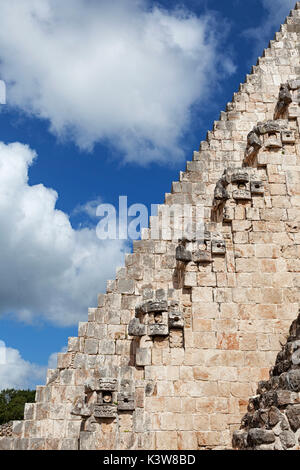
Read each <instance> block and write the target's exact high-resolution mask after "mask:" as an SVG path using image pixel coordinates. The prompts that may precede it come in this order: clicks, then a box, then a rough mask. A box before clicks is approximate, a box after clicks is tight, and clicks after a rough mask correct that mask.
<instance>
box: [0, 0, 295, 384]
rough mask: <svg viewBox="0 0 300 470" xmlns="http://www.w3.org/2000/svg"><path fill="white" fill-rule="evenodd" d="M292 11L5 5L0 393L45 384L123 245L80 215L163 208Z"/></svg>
mask: <svg viewBox="0 0 300 470" xmlns="http://www.w3.org/2000/svg"><path fill="white" fill-rule="evenodd" d="M294 3H295V2H294V1H290V0H285V1H284V0H226V1H224V0H214V1H212V0H203V1H201V0H185V1H182V2H175V1H167V0H162V1H160V2H154V1H146V0H122V1H121V0H118V1H115V2H113V5H110V3H109V2H106V1H95V0H88V1H87V0H66V1H64V2H63V6H62V2H59V1H58V0H38V1H37V0H28V1H27V2H22V4H21V5H20V2H17V0H3V2H1V5H0V79H2V80H4V81H5V83H6V86H7V104H6V105H2V106H1V105H0V136H1V137H0V141H1V142H2V143H1V144H0V227H1V230H0V259H2V261H1V263H0V340H2V341H3V342H5V345H6V357H7V363H6V364H2V365H1V364H0V388H3V387H6V386H15V387H27V386H30V387H33V386H35V385H36V384H39V383H43V382H44V378H43V377H44V374H45V369H46V366H47V364H48V361H49V360H50V365H51V366H52V365H53V364H54V356H55V354H54V353H55V352H58V351H61V350H62V349H63V348H64V347H65V346H66V344H67V337H68V336H76V334H77V322H78V320H83V321H84V320H85V319H86V318H87V307H88V306H90V307H92V306H96V299H97V293H98V292H101V291H102V292H103V291H104V290H105V283H106V280H107V279H113V278H114V273H115V269H116V267H117V266H119V265H122V259H123V256H124V251H128V250H129V249H130V245H128V244H127V243H126V242H124V241H119V240H116V241H115V242H105V241H101V240H98V239H97V237H96V236H95V226H96V224H97V222H98V220H97V218H96V217H93V216H92V217H91V216H90V215H89V214H90V213H88V211H87V210H85V208H87V207H89V204H90V203H91V201H98V202H99V201H100V202H103V203H110V204H113V205H115V206H117V203H118V198H119V195H127V197H128V204H129V205H130V204H133V203H143V204H145V205H146V206H147V207H149V208H150V205H151V204H159V203H162V202H163V200H164V193H165V192H169V191H170V188H171V183H172V181H177V180H178V175H179V171H180V170H184V169H185V161H186V160H191V159H192V152H193V151H194V150H197V149H198V147H199V143H200V141H201V140H204V139H205V136H206V132H207V130H210V129H211V128H212V124H213V121H214V120H217V119H218V117H219V114H220V111H221V110H224V109H225V107H226V103H227V102H229V101H231V98H232V95H233V93H234V92H235V91H237V89H238V87H239V83H240V82H243V81H244V79H245V75H246V74H247V73H250V70H251V65H252V64H254V63H255V62H256V58H257V56H258V55H260V54H261V53H262V50H263V49H264V48H265V47H267V45H268V41H269V40H270V39H272V38H273V36H274V33H275V32H276V31H277V30H278V29H279V25H280V23H281V22H283V21H284V17H285V16H287V14H288V13H289V10H290V9H291V8H292V7H293V6H294ZM11 143H19V144H15V145H13V146H12V145H10V144H11ZM24 145H27V146H28V147H25V146H24ZM34 152H35V154H34ZM27 174H28V181H27ZM1 187H2V191H1ZM53 190H54V191H53ZM55 192H56V193H55ZM1 198H2V201H3V203H1ZM94 206H95V203H94V204H93V203H92V207H94ZM59 211H60V212H59ZM1 299H2V300H1ZM1 344H2V346H3V347H4V345H3V343H0V347H1ZM49 358H50V359H49Z"/></svg>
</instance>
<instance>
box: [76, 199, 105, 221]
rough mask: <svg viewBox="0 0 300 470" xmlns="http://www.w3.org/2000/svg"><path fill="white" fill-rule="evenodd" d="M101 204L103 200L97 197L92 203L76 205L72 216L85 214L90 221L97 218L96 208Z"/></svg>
mask: <svg viewBox="0 0 300 470" xmlns="http://www.w3.org/2000/svg"><path fill="white" fill-rule="evenodd" d="M102 203H103V199H102V198H101V197H98V198H96V199H93V200H92V201H87V202H86V203H85V204H78V205H77V206H76V207H75V208H74V210H73V211H72V215H73V216H74V215H78V214H85V215H87V216H88V217H89V218H90V219H94V218H95V217H97V215H96V212H97V207H98V206H99V205H100V204H102Z"/></svg>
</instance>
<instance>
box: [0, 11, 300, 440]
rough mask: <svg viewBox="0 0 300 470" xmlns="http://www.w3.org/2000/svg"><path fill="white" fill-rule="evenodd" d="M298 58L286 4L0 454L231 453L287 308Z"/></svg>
mask: <svg viewBox="0 0 300 470" xmlns="http://www.w3.org/2000/svg"><path fill="white" fill-rule="evenodd" d="M299 51H300V2H297V4H296V6H295V9H294V10H292V12H291V14H290V16H289V17H288V18H287V20H286V22H285V24H284V25H282V26H281V29H280V32H279V33H277V34H276V36H275V39H274V40H273V41H271V42H270V46H269V48H268V49H266V50H265V51H264V54H263V56H262V57H261V58H259V60H258V62H257V65H256V66H255V67H253V70H252V74H250V75H247V77H246V81H245V83H243V84H241V85H240V89H239V92H238V93H235V94H234V97H233V101H232V102H231V103H229V104H228V105H227V109H226V112H222V113H221V116H220V120H219V121H216V122H215V123H214V126H213V130H212V131H211V132H208V134H207V139H206V141H204V142H202V143H201V145H200V150H199V152H195V153H194V157H193V161H191V162H187V166H186V171H185V172H181V173H180V178H179V181H177V182H174V183H173V184H172V190H171V193H168V194H166V196H165V204H163V205H161V206H159V210H158V216H157V217H153V218H152V217H151V219H150V226H149V229H147V230H144V232H143V235H142V240H139V241H136V242H134V246H133V253H131V254H128V255H127V256H126V260H125V266H124V267H123V268H121V269H119V270H118V271H117V274H116V279H115V280H113V281H108V284H107V290H106V294H100V295H99V297H98V306H97V308H91V309H89V312H88V321H87V322H83V323H80V324H79V328H78V337H77V338H69V342H68V351H67V353H63V354H59V355H58V364H57V369H55V370H49V371H48V376H47V383H46V385H45V386H39V387H37V391H36V402H35V403H32V404H27V405H26V407H25V415H24V420H23V421H17V422H14V423H13V437H3V438H0V449H225V448H231V441H232V433H233V431H235V430H236V429H238V427H239V425H240V421H241V418H242V416H243V414H244V413H245V412H246V409H247V405H248V399H249V397H250V396H252V395H253V394H254V393H255V390H256V387H257V383H258V382H259V381H264V380H265V381H267V380H268V372H269V368H270V366H271V365H272V364H273V363H274V361H275V357H276V355H277V354H278V351H279V350H280V348H281V345H280V341H281V342H283V341H284V339H285V336H286V335H287V334H288V331H289V327H290V324H291V322H292V321H293V320H294V319H295V318H296V317H297V315H298V310H299V285H300V274H299V272H300V270H299V267H300V256H299V255H300V236H299V225H300V217H299V215H300V211H299V207H300V197H299V195H300V133H299V132H300V107H299V98H298V94H299V91H300V87H299V85H300V81H299V77H300V61H299ZM174 204H177V205H179V206H182V207H183V206H184V205H186V204H188V205H189V206H190V207H192V209H193V221H194V222H195V220H194V219H195V217H196V213H197V212H196V211H197V208H199V207H203V218H204V223H205V226H204V230H203V233H202V236H200V237H199V236H197V234H195V235H193V234H192V235H190V236H184V237H182V236H181V235H179V234H178V233H177V229H178V219H176V218H175V217H174V218H171V223H170V221H168V222H166V220H165V218H164V216H163V215H164V212H165V210H166V209H168V208H169V207H170V206H172V205H174ZM175 219H176V220H175ZM180 221H181V219H180V218H179V222H180ZM181 228H182V227H181ZM153 229H155V231H156V232H158V233H159V234H160V238H158V239H153V238H152V237H151V233H152V230H153ZM280 412H281V411H280ZM267 431H269V430H267ZM249 433H250V435H252V434H253V431H252V430H249ZM259 433H260V434H259ZM261 434H262V433H261V429H259V431H258V436H260V435H261ZM268 435H269V434H268ZM247 438H248V437H247ZM287 439H288V436H287ZM271 445H272V443H271Z"/></svg>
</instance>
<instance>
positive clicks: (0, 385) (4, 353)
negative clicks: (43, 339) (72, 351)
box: [0, 340, 67, 390]
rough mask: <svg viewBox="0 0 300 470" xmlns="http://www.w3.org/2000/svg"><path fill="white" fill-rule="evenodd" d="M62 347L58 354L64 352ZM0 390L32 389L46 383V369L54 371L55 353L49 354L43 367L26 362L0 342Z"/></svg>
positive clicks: (15, 350) (65, 349) (64, 349)
mask: <svg viewBox="0 0 300 470" xmlns="http://www.w3.org/2000/svg"><path fill="white" fill-rule="evenodd" d="M66 351H67V348H66V347H64V348H62V350H61V351H60V352H66ZM0 353H1V357H0V358H1V359H4V360H0V390H4V389H6V388H16V389H27V388H30V389H34V388H35V387H36V386H37V385H40V384H44V383H45V381H46V374H47V369H56V367H57V352H54V353H52V354H50V356H49V360H48V365H47V366H43V365H39V364H35V363H33V362H30V361H26V360H25V359H23V358H22V356H21V353H20V352H19V351H18V350H17V349H14V348H10V347H7V346H6V345H5V343H4V341H2V340H0Z"/></svg>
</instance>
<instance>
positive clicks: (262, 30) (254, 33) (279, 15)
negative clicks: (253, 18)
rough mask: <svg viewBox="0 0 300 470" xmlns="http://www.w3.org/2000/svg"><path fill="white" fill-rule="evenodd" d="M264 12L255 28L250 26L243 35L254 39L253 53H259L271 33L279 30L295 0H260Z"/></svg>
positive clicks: (265, 45) (266, 43)
mask: <svg viewBox="0 0 300 470" xmlns="http://www.w3.org/2000/svg"><path fill="white" fill-rule="evenodd" d="M261 3H262V6H263V8H264V9H265V11H266V13H265V15H264V16H263V19H262V21H261V22H260V24H259V26H257V27H256V28H250V29H248V30H246V31H245V32H244V35H245V36H246V37H248V38H250V39H253V40H254V41H255V45H254V47H255V52H254V54H255V55H258V54H261V53H262V49H263V48H266V47H267V46H268V41H269V40H270V38H272V35H273V34H274V33H275V32H276V31H279V27H280V25H281V24H282V23H283V22H284V20H285V18H286V17H287V16H288V14H289V12H290V10H292V9H293V8H294V6H295V3H296V1H295V0H261ZM272 39H273V38H272Z"/></svg>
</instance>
